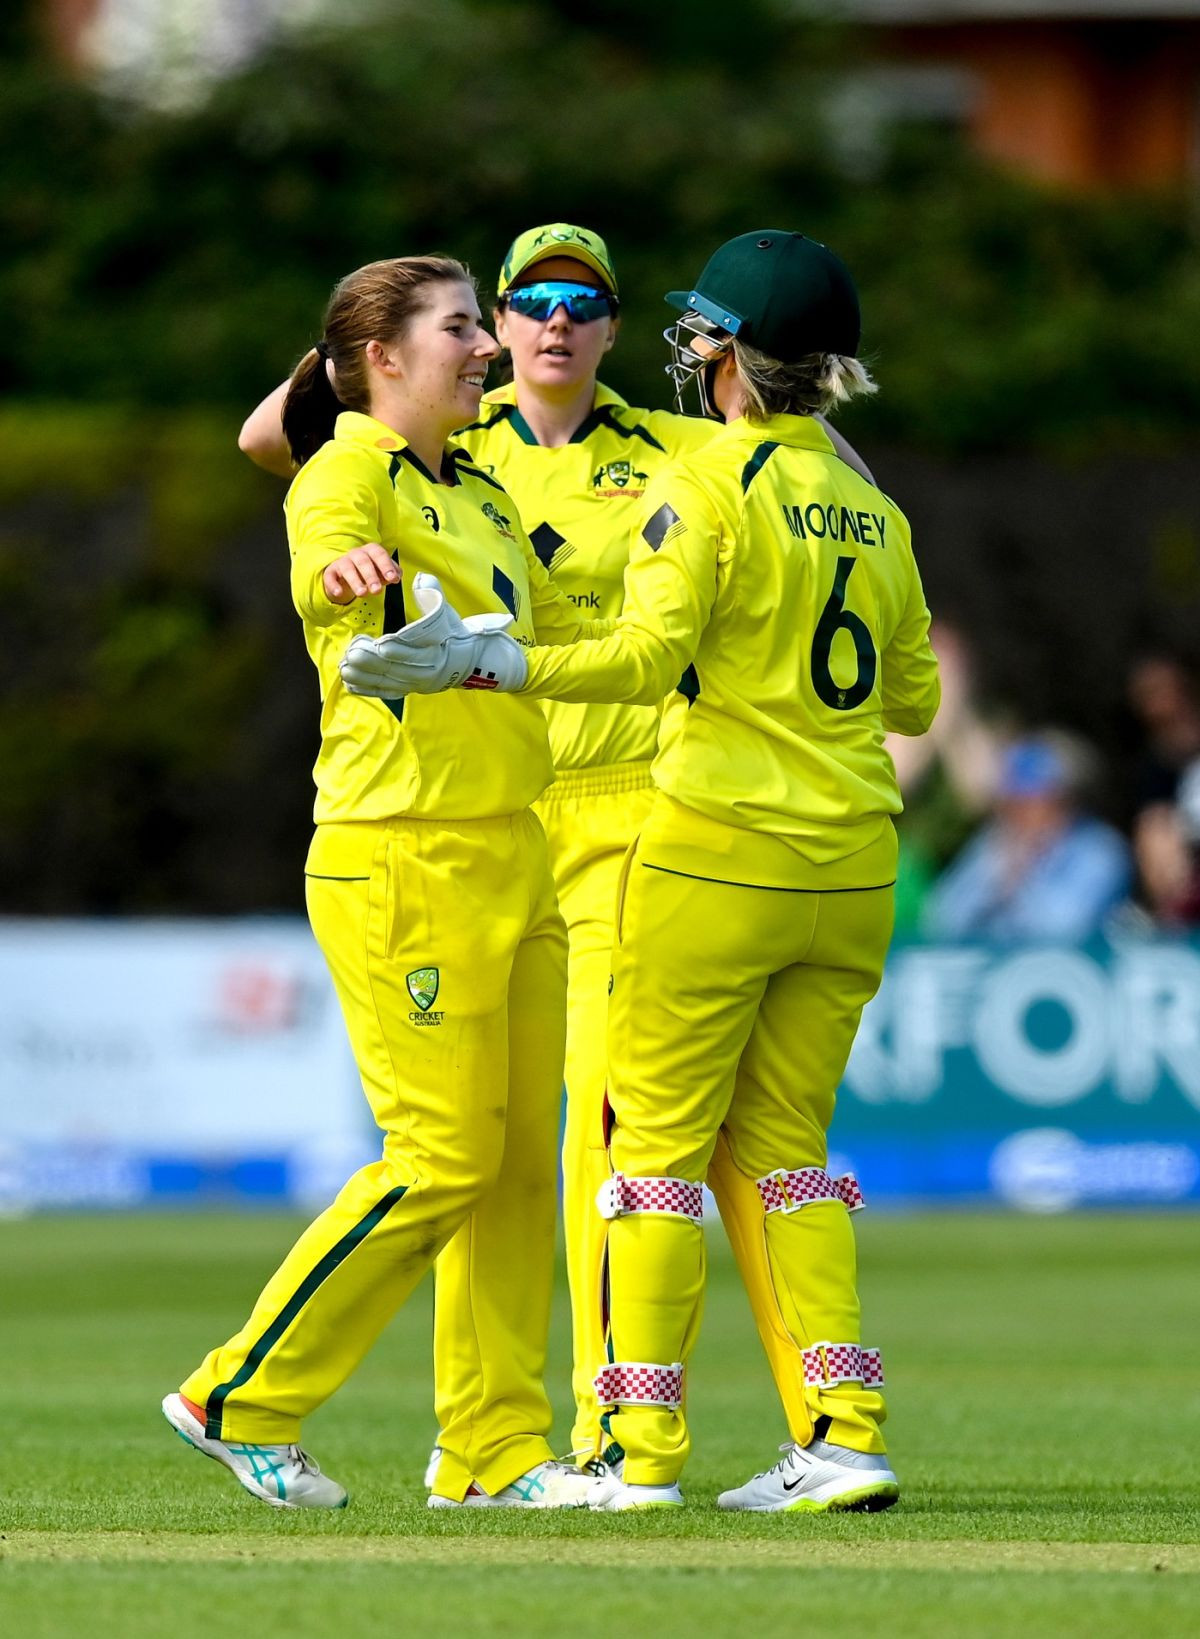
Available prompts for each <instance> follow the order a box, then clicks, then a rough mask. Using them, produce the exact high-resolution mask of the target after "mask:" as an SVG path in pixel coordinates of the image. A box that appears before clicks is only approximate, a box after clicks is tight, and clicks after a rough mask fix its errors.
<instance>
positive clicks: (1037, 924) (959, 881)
mask: <svg viewBox="0 0 1200 1639" xmlns="http://www.w3.org/2000/svg"><path fill="white" fill-rule="evenodd" d="M1089 761H1090V759H1089V755H1088V753H1087V751H1086V749H1085V748H1084V747H1083V746H1082V745H1081V744H1080V743H1079V742H1078V741H1075V740H1073V739H1071V738H1070V737H1068V736H1067V735H1063V734H1059V733H1053V732H1047V733H1044V734H1040V735H1037V736H1034V737H1030V738H1028V739H1023V740H1018V741H1016V742H1015V743H1014V744H1013V745H1010V746H1009V747H1008V749H1007V751H1006V752H1005V754H1004V757H1003V761H1002V763H1001V767H1000V775H999V781H998V784H997V789H996V813H995V817H994V818H993V819H992V820H991V821H990V823H989V824H987V825H986V826H985V827H984V828H983V830H982V831H980V833H979V834H978V836H976V837H975V838H974V840H973V841H972V842H970V843H968V845H967V847H966V848H965V849H964V850H963V852H962V853H961V854H960V855H959V857H958V858H957V859H956V860H955V861H954V863H953V864H952V865H951V866H950V868H949V870H948V871H947V872H946V873H945V875H944V876H943V877H942V878H941V880H940V881H939V882H938V883H937V884H936V885H935V887H934V888H933V889H932V891H931V893H930V895H929V898H928V900H927V902H926V914H925V918H924V923H925V929H926V931H927V932H928V933H930V934H932V935H933V936H934V937H937V938H943V939H997V940H1004V941H1008V942H1018V941H1021V940H1026V939H1029V940H1039V939H1065V940H1080V939H1087V938H1088V937H1090V936H1091V935H1092V934H1095V933H1098V932H1099V931H1100V929H1101V927H1102V925H1103V923H1104V919H1105V917H1106V916H1107V915H1108V913H1109V912H1110V911H1112V910H1113V909H1114V908H1115V907H1116V906H1117V905H1118V904H1120V903H1121V901H1122V900H1123V899H1124V898H1125V897H1126V895H1127V893H1128V891H1129V886H1130V879H1131V875H1132V871H1131V861H1130V857H1129V848H1128V845H1127V844H1126V842H1125V839H1124V838H1123V837H1122V836H1121V835H1120V833H1119V832H1117V831H1114V830H1113V829H1112V827H1111V826H1109V825H1105V824H1104V823H1103V822H1102V821H1100V820H1098V819H1094V818H1092V817H1091V816H1089V815H1086V814H1084V813H1082V812H1081V811H1080V806H1079V805H1080V799H1081V793H1082V790H1083V786H1084V783H1085V779H1086V776H1087V774H1088V772H1089Z"/></svg>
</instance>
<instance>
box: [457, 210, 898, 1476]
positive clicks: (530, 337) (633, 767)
mask: <svg viewBox="0 0 1200 1639" xmlns="http://www.w3.org/2000/svg"><path fill="white" fill-rule="evenodd" d="M618 301H619V295H618V287H617V278H616V273H615V270H614V268H613V263H612V258H611V256H610V254H609V251H608V247H607V245H606V244H605V241H604V240H603V239H602V238H601V237H600V235H599V234H598V233H596V232H595V231H594V230H593V229H591V228H585V227H579V226H577V225H575V224H573V223H569V222H552V223H547V224H543V225H541V226H539V227H535V228H530V229H528V230H527V231H526V232H524V233H522V234H520V235H518V237H517V238H516V239H515V240H514V241H513V243H512V245H511V246H510V247H509V250H508V253H507V255H506V256H505V258H504V262H503V265H502V267H501V269H500V277H499V280H498V284H497V304H496V311H495V314H494V319H495V326H496V336H497V339H498V340H499V341H500V342H501V344H502V345H503V346H504V347H506V348H507V349H508V351H509V355H510V357H511V361H512V375H513V379H512V381H511V383H510V384H509V385H507V386H505V387H500V388H497V389H496V390H495V391H493V392H490V393H486V394H485V395H484V399H483V403H482V405H481V406H480V415H479V419H478V420H477V421H476V422H475V423H474V424H473V425H471V426H469V427H466V428H464V429H463V430H462V431H460V432H459V433H458V434H456V437H455V442H456V443H461V444H463V445H464V446H465V447H466V448H467V449H468V450H469V451H470V452H471V454H472V457H473V458H474V460H475V462H476V463H477V465H479V466H480V467H481V468H482V469H483V470H484V471H486V472H490V473H494V474H495V476H496V477H497V478H499V479H500V481H501V482H502V483H503V484H504V487H505V488H506V489H507V491H508V492H509V494H510V495H511V496H512V498H513V500H514V501H515V502H516V503H517V507H518V510H519V511H520V514H521V519H522V522H523V523H524V525H525V527H526V530H527V532H528V534H529V536H530V538H531V540H532V542H533V546H534V549H535V551H536V552H537V554H538V556H539V558H540V559H541V561H542V562H543V564H544V565H545V566H546V569H547V572H548V573H549V574H551V575H552V576H553V578H554V581H555V583H556V585H558V586H559V587H560V588H561V589H562V590H563V591H564V592H566V594H567V596H568V597H569V598H570V599H571V601H572V602H573V603H575V604H576V605H577V606H578V607H579V609H580V610H581V612H583V613H585V614H588V615H591V616H594V617H599V618H614V617H615V616H617V615H618V614H619V613H620V609H621V599H622V589H623V582H624V573H625V565H626V563H627V561H628V556H629V539H630V524H631V520H632V517H633V515H634V514H635V513H636V510H637V507H638V504H639V502H640V501H641V498H642V496H643V495H644V494H645V491H646V488H647V486H648V485H649V484H650V483H651V481H652V480H653V479H654V478H655V477H656V476H657V474H658V473H659V472H660V471H661V470H663V468H664V467H665V466H666V465H667V464H668V463H669V462H670V461H672V460H675V459H676V458H678V457H680V456H682V455H685V454H687V453H689V452H693V451H698V450H700V449H702V448H703V447H704V446H705V445H707V444H708V443H709V442H710V441H711V439H712V437H713V434H714V433H715V431H716V426H715V424H714V423H713V422H712V421H709V420H704V419H700V418H698V417H695V416H684V415H678V414H674V413H672V412H670V411H666V410H646V409H637V408H633V407H631V406H630V405H628V404H626V403H625V401H624V400H623V399H622V398H620V397H619V396H618V395H617V394H616V393H614V392H612V391H611V389H609V388H607V387H605V386H604V385H603V384H602V383H601V382H599V381H598V380H597V371H598V369H599V367H600V364H601V362H602V360H603V359H604V357H605V356H606V355H607V353H608V352H609V350H610V349H611V348H612V346H613V343H614V341H615V340H616V336H617V330H618V324H619V319H618ZM840 449H841V453H842V455H843V457H844V458H846V459H849V460H850V461H851V462H854V463H857V459H858V458H857V457H856V456H855V454H854V452H853V451H852V450H850V449H849V446H847V445H844V444H840ZM861 470H863V471H864V473H865V468H864V469H861ZM866 476H869V474H866ZM544 705H545V709H546V716H547V723H548V726H549V730H550V749H551V754H552V756H553V758H554V768H555V781H554V784H553V785H552V786H551V787H550V788H549V790H548V791H547V792H546V793H545V795H544V796H543V797H542V798H541V799H540V800H539V802H538V804H537V812H538V814H539V816H540V818H541V820H542V823H543V825H544V826H545V828H546V835H547V840H548V842H549V845H550V861H551V867H552V869H553V871H554V878H555V882H556V884H557V887H558V897H559V905H560V908H561V910H562V913H563V916H564V918H565V920H566V924H567V937H568V941H569V949H570V954H569V957H568V967H567V973H568V980H567V1051H566V1088H567V1099H566V1124H565V1131H564V1140H563V1155H562V1162H563V1224H564V1231H565V1239H566V1254H567V1276H568V1280H569V1283H570V1288H571V1313H572V1332H573V1345H574V1347H573V1354H574V1369H573V1374H572V1375H573V1387H574V1393H575V1405H576V1414H575V1424H574V1429H573V1432H572V1441H571V1445H572V1449H573V1451H574V1452H575V1453H576V1454H577V1455H578V1456H579V1457H580V1459H581V1460H582V1461H583V1462H584V1463H585V1464H586V1463H587V1462H588V1461H592V1462H594V1461H596V1460H597V1459H607V1461H608V1463H609V1464H610V1466H615V1465H619V1462H620V1450H619V1447H617V1446H616V1445H615V1443H614V1442H613V1441H612V1440H611V1439H610V1437H609V1435H608V1433H607V1431H606V1429H605V1427H604V1426H603V1424H602V1420H601V1409H600V1407H599V1405H598V1404H597V1401H596V1393H595V1388H594V1386H593V1381H592V1379H593V1377H594V1375H595V1370H596V1366H595V1363H596V1360H597V1358H599V1356H600V1355H601V1354H602V1352H603V1348H604V1332H603V1323H602V1309H603V1300H602V1294H603V1287H604V1251H605V1239H606V1226H605V1223H604V1221H603V1219H601V1218H599V1217H598V1215H597V1213H596V1211H595V1201H596V1193H597V1190H598V1189H599V1187H600V1186H601V1184H602V1183H603V1181H604V1179H605V1178H606V1177H607V1176H608V1171H609V1165H608V1153H607V1134H606V1129H605V1115H604V1084H605V1053H604V1040H605V1030H606V1020H607V1011H608V979H609V973H610V969H611V953H612V941H613V915H614V911H615V908H616V897H617V882H618V876H619V872H620V867H621V861H622V859H623V858H624V855H625V853H626V850H627V849H628V847H629V844H630V843H631V842H632V841H633V839H634V837H636V835H637V834H638V831H639V830H640V829H641V826H642V823H643V821H644V819H645V817H646V814H647V813H648V811H649V805H650V796H651V792H652V790H653V786H652V782H651V778H650V763H651V759H652V758H653V756H654V752H655V746H656V741H657V735H658V722H659V708H658V707H657V706H653V707H652V706H642V705H623V704H613V703H599V702H588V703H573V704H567V703H565V702H561V701H555V700H547V701H545V702H544ZM709 1182H710V1183H711V1184H712V1186H713V1188H714V1190H715V1191H716V1195H717V1199H718V1202H719V1204H720V1208H721V1215H722V1218H723V1220H724V1221H725V1223H726V1226H727V1229H728V1233H729V1235H730V1238H731V1240H732V1242H733V1244H734V1246H735V1249H736V1250H737V1253H738V1256H739V1260H740V1262H741V1263H742V1265H743V1276H744V1279H745V1281H746V1285H747V1288H748V1290H749V1292H750V1295H751V1301H752V1307H753V1309H754V1312H755V1315H756V1318H757V1320H758V1322H759V1326H760V1329H761V1331H762V1335H763V1339H764V1343H765V1344H766V1347H767V1352H768V1355H769V1356H770V1357H771V1360H772V1364H773V1366H775V1367H776V1368H777V1375H778V1376H779V1379H780V1385H779V1386H780V1391H781V1394H782V1395H783V1396H784V1398H785V1400H786V1399H790V1398H796V1397H799V1398H801V1399H802V1384H800V1383H799V1382H798V1381H797V1379H796V1377H795V1374H794V1372H793V1371H792V1370H791V1369H790V1367H791V1362H790V1358H789V1355H788V1353H787V1352H786V1351H785V1350H783V1349H781V1348H780V1346H779V1345H778V1344H777V1342H776V1339H775V1331H774V1327H773V1322H772V1309H773V1306H772V1305H771V1304H770V1303H769V1301H768V1300H769V1277H768V1272H767V1267H766V1259H765V1254H764V1252H763V1250H762V1238H761V1234H759V1233H758V1215H759V1202H758V1196H757V1192H756V1191H755V1190H754V1188H753V1185H752V1184H749V1183H747V1182H746V1181H744V1180H743V1178H742V1175H741V1174H740V1173H738V1172H737V1171H736V1169H734V1168H733V1167H732V1166H731V1165H730V1164H729V1161H728V1150H727V1146H725V1145H724V1143H722V1144H721V1146H720V1147H719V1150H718V1153H717V1155H716V1156H715V1157H714V1161H713V1164H712V1166H711V1168H710V1174H709ZM437 1313H438V1317H439V1324H438V1332H439V1334H440V1332H441V1331H442V1329H443V1325H448V1326H449V1327H450V1328H451V1330H452V1331H455V1332H457V1331H458V1330H460V1329H461V1318H460V1317H454V1316H451V1315H450V1314H449V1312H448V1306H447V1305H446V1303H445V1294H444V1293H442V1294H439V1298H438V1306H437ZM435 1357H436V1359H437V1362H438V1367H437V1371H436V1372H435V1386H436V1391H437V1397H438V1407H439V1416H441V1417H445V1416H448V1415H451V1414H452V1409H453V1407H454V1405H455V1404H456V1403H457V1402H458V1401H459V1400H460V1399H462V1398H463V1397H464V1395H468V1394H469V1393H470V1392H471V1390H470V1387H469V1385H464V1384H460V1383H457V1382H455V1381H453V1379H452V1378H451V1376H450V1373H449V1370H448V1369H447V1367H446V1366H445V1365H444V1364H443V1362H444V1361H446V1360H448V1357H449V1351H447V1350H444V1349H442V1348H441V1347H438V1348H437V1349H436V1351H435ZM606 1421H607V1419H605V1422H606ZM431 1473H432V1469H431Z"/></svg>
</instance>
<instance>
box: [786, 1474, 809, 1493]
mask: <svg viewBox="0 0 1200 1639" xmlns="http://www.w3.org/2000/svg"><path fill="white" fill-rule="evenodd" d="M803 1479H804V1475H803V1474H801V1476H800V1479H799V1480H793V1481H792V1482H791V1484H790V1485H789V1483H788V1482H787V1480H784V1482H783V1489H784V1490H785V1491H794V1490H795V1489H796V1487H797V1486H798V1485H799V1484H800V1483H801V1481H802V1480H803Z"/></svg>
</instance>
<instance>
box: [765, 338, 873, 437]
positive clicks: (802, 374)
mask: <svg viewBox="0 0 1200 1639" xmlns="http://www.w3.org/2000/svg"><path fill="white" fill-rule="evenodd" d="M733 356H734V359H735V360H736V362H737V370H738V380H739V382H740V384H741V388H742V392H743V394H744V396H745V404H746V409H745V415H746V420H747V421H751V422H754V421H766V420H767V419H768V418H769V417H771V416H773V415H828V414H829V412H830V411H831V410H834V409H836V408H837V407H838V405H839V404H846V403H848V402H849V400H850V399H852V398H856V397H857V396H858V395H859V394H860V393H874V392H878V390H879V389H878V387H877V385H876V383H875V381H874V379H873V377H872V375H871V372H870V371H869V370H868V369H867V367H866V365H865V364H864V363H863V362H862V360H861V359H856V358H852V357H851V356H850V355H849V354H848V353H810V354H809V355H808V357H807V358H803V359H799V360H797V362H796V363H795V364H785V363H783V362H782V361H781V360H780V359H773V358H769V357H768V356H767V354H766V353H760V352H759V351H758V350H757V348H754V347H748V346H747V345H746V343H745V342H739V341H738V340H737V339H736V338H735V340H734V343H733Z"/></svg>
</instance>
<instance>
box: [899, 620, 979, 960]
mask: <svg viewBox="0 0 1200 1639" xmlns="http://www.w3.org/2000/svg"><path fill="white" fill-rule="evenodd" d="M929 636H930V640H931V642H932V643H933V647H934V651H935V653H936V654H937V657H938V667H939V670H940V672H941V679H942V703H941V706H940V708H939V710H938V714H937V718H936V720H935V722H934V725H933V727H932V728H931V729H930V731H929V733H928V734H922V735H921V736H920V737H919V738H917V739H906V738H905V737H904V736H903V735H900V734H890V735H888V737H887V748H888V751H889V752H890V753H891V757H892V762H893V763H894V765H895V768H896V778H897V780H898V781H899V783H900V791H901V795H902V796H903V798H904V814H903V816H902V818H901V820H900V823H899V827H898V829H899V832H900V863H899V869H898V871H897V876H896V931H897V932H898V933H910V932H914V931H915V930H916V929H917V928H918V927H919V926H920V923H921V919H922V913H923V908H924V901H925V898H926V896H927V894H928V892H929V889H930V888H931V886H932V885H933V883H934V882H935V881H936V879H937V877H938V875H939V873H940V872H941V871H942V870H943V868H944V867H945V865H946V864H947V862H948V861H949V860H951V859H953V857H954V856H955V854H957V853H958V851H959V849H960V848H961V847H962V845H963V843H964V842H965V841H966V840H967V838H968V837H969V836H970V835H971V833H972V832H973V831H974V830H975V828H976V827H977V825H978V824H979V821H980V819H981V817H982V816H983V815H984V814H986V813H987V812H988V811H989V810H990V808H991V805H992V800H993V798H994V796H995V791H996V777H997V771H998V768H999V763H1000V750H1001V746H1002V744H1003V738H1004V737H1003V735H1002V733H1001V731H1000V728H999V727H998V726H997V725H996V724H995V723H993V722H992V721H990V720H989V719H988V717H987V716H986V715H985V714H984V710H983V708H982V707H981V705H980V703H979V697H978V687H977V680H976V673H975V664H974V659H973V656H972V654H971V650H970V647H969V645H968V642H967V639H966V638H965V637H964V636H963V634H962V632H961V631H960V630H959V628H958V627H957V626H955V625H953V624H952V623H950V622H948V621H945V620H935V621H934V623H933V625H932V627H931V628H930V633H929Z"/></svg>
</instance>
